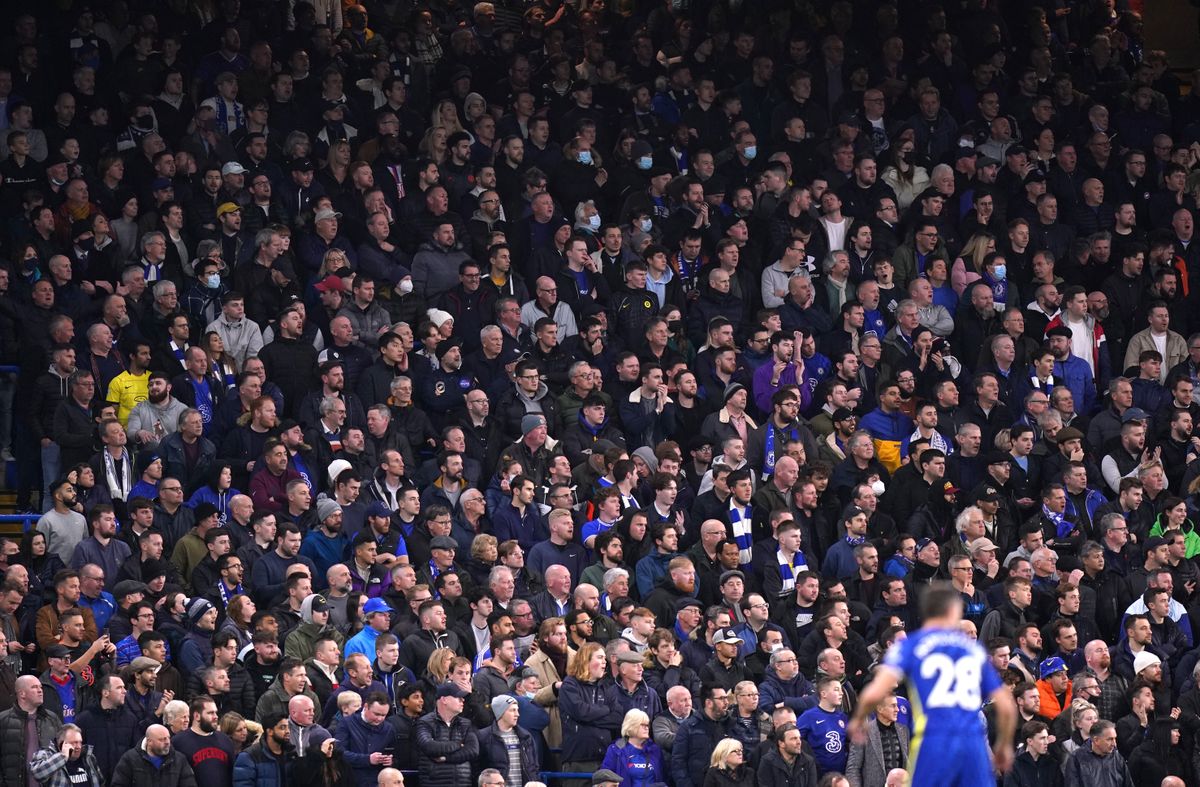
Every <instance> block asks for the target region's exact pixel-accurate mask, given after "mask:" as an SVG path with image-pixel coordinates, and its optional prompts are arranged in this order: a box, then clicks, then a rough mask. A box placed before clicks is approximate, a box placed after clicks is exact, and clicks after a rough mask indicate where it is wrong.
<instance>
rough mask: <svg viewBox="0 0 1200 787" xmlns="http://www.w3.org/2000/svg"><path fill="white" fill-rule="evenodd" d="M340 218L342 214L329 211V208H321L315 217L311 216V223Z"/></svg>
mask: <svg viewBox="0 0 1200 787" xmlns="http://www.w3.org/2000/svg"><path fill="white" fill-rule="evenodd" d="M341 217H342V214H341V213H338V212H337V211H336V210H330V209H329V208H321V209H320V210H319V211H317V215H315V216H313V221H325V220H326V219H340V218H341Z"/></svg>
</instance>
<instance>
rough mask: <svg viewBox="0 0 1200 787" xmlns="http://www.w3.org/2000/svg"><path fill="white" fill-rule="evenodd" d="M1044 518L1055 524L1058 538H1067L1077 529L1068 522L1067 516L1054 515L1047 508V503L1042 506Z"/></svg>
mask: <svg viewBox="0 0 1200 787" xmlns="http://www.w3.org/2000/svg"><path fill="white" fill-rule="evenodd" d="M1042 516H1044V517H1046V518H1047V519H1049V520H1050V521H1051V522H1053V523H1054V532H1055V533H1057V534H1058V535H1057V538H1066V537H1067V536H1069V535H1070V534H1071V531H1072V530H1074V529H1075V525H1074V524H1072V523H1071V522H1068V521H1067V518H1066V516H1064V515H1063V514H1056V513H1054V512H1053V511H1051V510H1050V509H1049V508H1047V507H1046V504H1045V503H1043V504H1042Z"/></svg>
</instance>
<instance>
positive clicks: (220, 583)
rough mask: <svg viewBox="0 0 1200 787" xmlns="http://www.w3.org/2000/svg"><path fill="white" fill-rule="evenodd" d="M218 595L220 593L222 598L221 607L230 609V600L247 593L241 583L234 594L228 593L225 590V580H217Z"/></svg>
mask: <svg viewBox="0 0 1200 787" xmlns="http://www.w3.org/2000/svg"><path fill="white" fill-rule="evenodd" d="M217 593H219V594H220V596H221V606H223V607H228V606H229V599H231V598H233V597H234V596H240V595H242V594H243V593H245V591H244V590H243V589H242V583H241V582H239V583H237V587H235V588H234V589H233V591H232V592H231V591H228V590H226V589H225V580H222V579H218V580H217Z"/></svg>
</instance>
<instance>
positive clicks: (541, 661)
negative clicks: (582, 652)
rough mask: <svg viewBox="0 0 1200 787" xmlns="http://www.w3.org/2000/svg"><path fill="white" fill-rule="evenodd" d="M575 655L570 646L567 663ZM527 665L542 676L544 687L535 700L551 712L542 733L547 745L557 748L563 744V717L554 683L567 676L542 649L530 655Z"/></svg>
mask: <svg viewBox="0 0 1200 787" xmlns="http://www.w3.org/2000/svg"><path fill="white" fill-rule="evenodd" d="M574 657H575V650H574V649H573V648H571V647H568V648H567V663H568V664H570V663H571V659H573V658H574ZM525 666H527V667H529V668H531V669H532V670H533V671H534V672H536V673H537V674H538V677H539V678H541V681H542V688H541V690H540V691H538V693H537V694H535V695H534V697H533V701H534V702H536V703H537V704H538V705H541V706H542V707H543V708H545V709H546V712H547V713H548V714H550V724H549V725H547V727H546V729H545V731H544V732H543V733H542V734H543V735H544V736H545V737H546V745H547V746H549V747H550V748H551V749H557V748H559V747H561V746H562V718H561V717H560V716H559V715H558V692H556V691H555V690H554V684H555V683H558V682H559V681H561V680H562V679H563V678H564V677H566V676H565V675H559V674H558V670H556V669H555V668H554V662H553V661H551V660H550V657H549V656H547V655H546V654H545V653H542V652H541V651H540V650H539V651H538V652H537V653H534V654H533V655H532V656H530V657H529V661H527V662H525Z"/></svg>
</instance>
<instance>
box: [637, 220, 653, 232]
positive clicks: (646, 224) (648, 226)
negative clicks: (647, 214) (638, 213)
mask: <svg viewBox="0 0 1200 787" xmlns="http://www.w3.org/2000/svg"><path fill="white" fill-rule="evenodd" d="M640 226H641V228H642V232H649V231H650V230H652V229H654V222H653V221H652V220H650V219H642V223H641V225H640Z"/></svg>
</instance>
